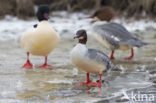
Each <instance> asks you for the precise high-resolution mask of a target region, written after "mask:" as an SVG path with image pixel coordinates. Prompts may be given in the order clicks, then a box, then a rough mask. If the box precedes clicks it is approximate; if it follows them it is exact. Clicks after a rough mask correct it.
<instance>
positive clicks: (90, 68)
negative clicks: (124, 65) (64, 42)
mask: <svg viewBox="0 0 156 103" xmlns="http://www.w3.org/2000/svg"><path fill="white" fill-rule="evenodd" d="M75 38H78V39H79V43H78V44H77V45H76V46H75V47H74V48H73V49H72V51H71V61H72V62H73V64H75V65H76V66H77V67H79V68H80V69H82V70H84V71H86V72H87V81H86V82H82V83H80V84H81V85H91V86H101V78H102V73H104V72H107V71H108V70H110V69H111V70H114V71H120V69H118V68H117V67H116V66H115V65H114V64H113V63H112V62H111V60H110V59H109V57H108V56H107V55H105V54H104V53H103V52H101V51H99V50H96V49H88V48H87V47H86V43H87V33H86V31H85V30H78V31H77V33H76V36H75V37H74V39H75ZM89 73H94V74H99V81H98V82H91V80H90V79H89Z"/></svg>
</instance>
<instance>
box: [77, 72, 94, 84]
mask: <svg viewBox="0 0 156 103" xmlns="http://www.w3.org/2000/svg"><path fill="white" fill-rule="evenodd" d="M86 78H87V80H86V82H81V83H78V85H88V84H89V83H91V81H90V79H89V73H87V74H86Z"/></svg>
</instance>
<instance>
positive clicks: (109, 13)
mask: <svg viewBox="0 0 156 103" xmlns="http://www.w3.org/2000/svg"><path fill="white" fill-rule="evenodd" d="M115 15H116V14H115V11H114V9H113V8H112V7H107V6H106V7H103V8H102V9H99V10H97V11H96V12H95V13H94V14H93V15H92V16H91V18H97V19H98V20H100V21H111V20H112V19H113V18H114V17H115Z"/></svg>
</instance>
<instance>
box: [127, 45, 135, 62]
mask: <svg viewBox="0 0 156 103" xmlns="http://www.w3.org/2000/svg"><path fill="white" fill-rule="evenodd" d="M133 56H134V50H133V48H131V56H129V57H127V58H125V60H131V59H132V58H133Z"/></svg>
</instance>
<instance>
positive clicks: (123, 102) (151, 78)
mask: <svg viewBox="0 0 156 103" xmlns="http://www.w3.org/2000/svg"><path fill="white" fill-rule="evenodd" d="M22 24H26V26H30V25H31V24H33V22H30V24H28V23H25V22H24V23H23V21H22ZM17 25H18V24H17ZM79 26H81V25H79ZM17 27H18V26H17ZM69 27H70V26H69ZM25 28H26V27H25ZM25 28H22V29H20V30H19V32H18V30H17V31H16V32H15V35H18V36H20V35H21V34H20V33H21V32H23V30H24V29H25ZM56 28H57V26H56ZM77 28H78V27H77ZM86 28H88V27H86ZM66 29H68V28H66ZM1 30H2V29H1ZM58 30H59V29H58ZM11 31H12V30H10V29H9V30H8V33H7V34H8V35H9V34H11ZM13 31H15V30H13ZM60 31H61V32H62V34H63V33H64V32H65V31H63V30H60ZM1 33H2V34H1V35H2V36H5V37H6V39H5V40H4V39H3V38H1V39H2V40H1V41H0V42H1V46H0V103H137V102H134V101H132V99H131V97H132V92H133V93H140V94H152V95H154V96H155V97H156V75H155V73H156V70H155V68H156V46H155V44H156V36H155V35H156V34H155V29H152V28H151V29H150V28H149V29H146V31H137V32H136V34H139V38H142V39H143V40H144V41H147V42H150V43H151V44H150V45H148V46H144V47H142V48H135V49H134V51H135V57H134V59H133V60H132V61H124V60H123V58H124V57H126V56H129V55H130V51H126V52H122V51H116V52H115V57H116V59H117V60H115V61H114V63H115V64H116V65H117V66H118V67H120V68H121V69H122V70H123V72H121V73H116V72H112V73H111V74H110V75H104V76H103V80H104V83H102V87H101V88H98V87H89V86H78V85H76V84H77V83H78V82H82V81H85V80H86V77H85V76H86V73H85V72H84V71H82V70H80V69H78V68H76V67H75V66H74V65H72V63H71V61H70V59H69V55H70V51H71V49H72V48H73V47H74V46H75V45H76V43H77V40H73V39H72V38H73V36H72V33H73V31H71V32H69V31H68V32H66V33H70V35H68V37H63V38H62V40H61V42H60V44H59V46H58V47H57V48H56V49H55V50H54V51H53V52H52V53H51V54H50V55H49V57H48V63H49V64H52V65H53V66H54V68H53V69H44V68H42V69H37V68H35V67H36V66H39V65H41V64H43V62H44V57H38V56H32V55H31V56H30V60H31V62H32V63H33V64H34V69H21V66H22V65H23V64H24V63H25V62H26V51H24V50H23V49H22V48H21V46H20V44H19V42H18V41H17V40H18V36H16V37H15V39H13V36H8V35H6V34H5V33H4V32H1ZM73 35H74V34H73ZM87 47H89V48H95V49H99V50H101V51H103V52H105V53H106V54H107V55H110V51H109V50H108V49H105V48H104V47H103V46H101V45H100V44H99V43H98V42H97V41H95V40H94V39H93V38H92V37H91V36H89V39H88V43H87ZM91 79H92V81H96V80H98V75H94V74H91ZM127 96H128V98H127ZM154 99H155V102H156V98H154ZM155 102H153V103H155ZM139 103H140V102H139ZM141 103H148V102H147V101H144V102H143V101H142V102H141ZM149 103H150V102H149Z"/></svg>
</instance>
